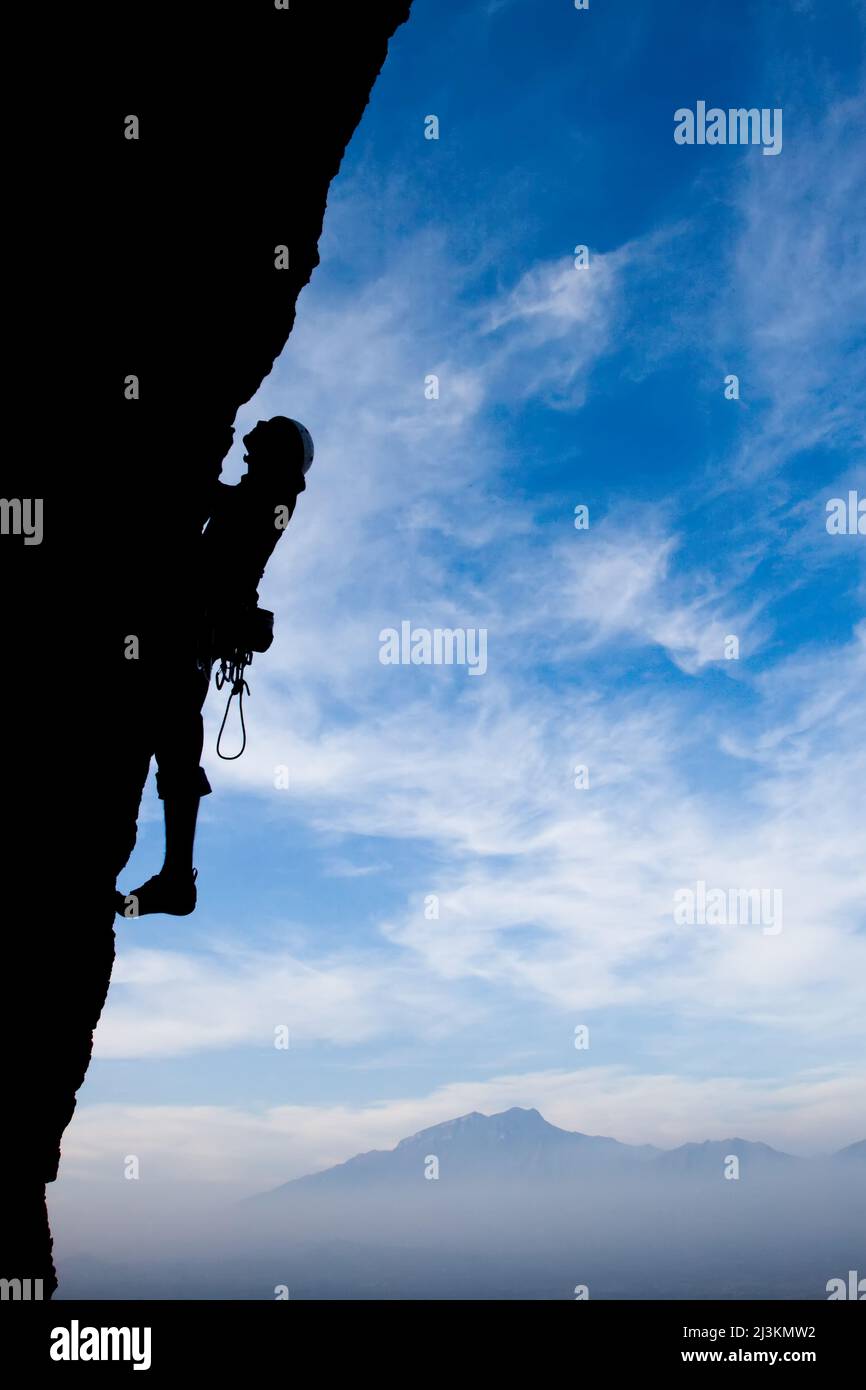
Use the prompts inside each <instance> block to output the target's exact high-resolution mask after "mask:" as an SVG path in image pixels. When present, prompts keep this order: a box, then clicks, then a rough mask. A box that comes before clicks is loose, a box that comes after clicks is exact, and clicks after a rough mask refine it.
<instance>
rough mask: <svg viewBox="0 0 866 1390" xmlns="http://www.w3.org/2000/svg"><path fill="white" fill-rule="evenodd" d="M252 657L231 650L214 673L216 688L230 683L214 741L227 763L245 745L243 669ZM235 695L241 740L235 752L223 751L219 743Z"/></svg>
mask: <svg viewBox="0 0 866 1390" xmlns="http://www.w3.org/2000/svg"><path fill="white" fill-rule="evenodd" d="M252 659H253V654H252V652H241V651H238V650H237V649H236V650H235V651H233V652H232V654H231V656H230V657H225V656H224V657H222V658H221V660H220V664H219V670H218V671H217V673H216V688H217V690H222V688H223V686H224V685H227V684H231V690H230V692H229V698H228V700H227V701H226V707H225V713H224V714H223V722H222V723H221V724H220V731H219V733H218V734H217V742H216V751H217V755H218V756H219V757H220V758H222V759H223V761H224V762H227V763H233V762H234V761H235V759H236V758H239V757H240V756H241V754H242V753H243V751H244V749H245V748H246V746H247V726H246V723H245V722H244V695H245V694H246V695H249V693H250V688H249V686H248V685H247V683H246V681H245V680H244V671H245V670H246V668H247V666H249V664H250V662H251V661H252ZM236 695H237V697H238V714H239V715H240V717H241V736H242V742H241V746H240V748H239V749H238V751H237V753H223V752H222V750H221V748H220V744H221V743H222V736H223V733H224V731H225V727H226V722H227V720H228V717H229V710H230V709H231V706H232V700H233V699H234V698H235V696H236Z"/></svg>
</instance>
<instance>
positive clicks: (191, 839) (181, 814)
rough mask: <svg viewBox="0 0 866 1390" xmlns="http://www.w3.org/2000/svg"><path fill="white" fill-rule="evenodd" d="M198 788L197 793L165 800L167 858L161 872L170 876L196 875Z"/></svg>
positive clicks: (188, 876) (174, 796)
mask: <svg viewBox="0 0 866 1390" xmlns="http://www.w3.org/2000/svg"><path fill="white" fill-rule="evenodd" d="M200 800H201V798H200V796H199V795H198V792H196V793H195V795H194V796H184V795H177V794H175V795H173V796H170V797H166V799H165V801H164V802H163V811H164V813H165V860H164V861H163V865H162V869H161V873H163V874H164V875H165V876H166V877H168V878H179V879H182V878H186V879H190V878H192V852H193V846H194V845H195V824H196V821H197V820H198V804H199V801H200Z"/></svg>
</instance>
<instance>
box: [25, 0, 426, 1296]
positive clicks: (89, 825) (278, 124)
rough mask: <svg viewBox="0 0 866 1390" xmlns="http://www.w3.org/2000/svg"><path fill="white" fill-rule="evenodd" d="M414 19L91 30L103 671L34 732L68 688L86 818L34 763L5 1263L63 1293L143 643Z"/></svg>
mask: <svg viewBox="0 0 866 1390" xmlns="http://www.w3.org/2000/svg"><path fill="white" fill-rule="evenodd" d="M408 12H409V0H379V3H377V4H376V5H375V6H369V5H363V6H361V5H352V4H347V5H345V6H341V7H339V8H338V9H336V10H335V9H334V8H333V7H330V6H324V5H322V4H320V3H315V0H308V2H307V3H303V0H292V2H291V5H290V7H289V8H277V5H276V4H275V3H274V0H244V3H239V0H236V3H233V4H231V5H229V6H227V7H224V8H223V9H221V10H219V11H212V10H211V9H210V8H209V7H200V6H186V7H178V6H177V5H176V4H175V5H173V6H168V5H164V4H155V5H150V6H148V7H146V9H144V10H134V11H131V12H130V11H123V10H121V11H118V10H116V9H111V10H106V11H105V12H104V13H100V12H98V11H96V12H93V13H91V14H90V15H89V16H88V18H87V19H86V20H83V21H82V26H84V25H88V24H89V25H90V26H91V30H90V32H88V31H87V30H86V29H85V28H84V27H82V29H81V30H80V31H79V32H78V40H79V44H78V52H77V55H76V61H75V71H74V75H71V74H68V76H69V82H70V94H71V97H72V98H73V99H75V98H77V100H75V101H74V105H73V108H72V114H71V115H70V118H69V124H68V126H67V127H66V128H65V130H64V139H65V140H66V141H67V146H65V147H64V151H63V154H64V171H63V173H62V175H61V174H60V173H58V175H57V177H56V183H55V185H54V187H55V189H56V196H57V202H58V204H59V205H60V206H61V207H62V209H63V217H64V226H65V228H66V241H65V246H66V248H67V252H68V253H69V255H70V259H71V260H72V261H73V268H72V269H73V273H74V275H75V276H76V277H77V285H76V292H77V293H76V302H77V304H78V306H79V308H78V313H79V314H80V315H81V317H82V319H85V318H86V324H85V323H82V324H81V325H80V327H81V329H82V330H83V329H84V328H85V327H86V329H87V341H88V348H87V351H86V354H85V351H84V349H83V348H82V347H80V345H79V341H78V328H79V325H77V324H76V325H75V342H74V343H70V344H69V347H70V357H71V359H72V363H71V368H70V389H69V393H68V395H69V399H68V401H67V407H66V412H65V414H64V416H63V421H64V435H65V439H66V441H67V444H68V453H65V455H64V457H63V459H62V460H61V463H62V465H63V466H64V468H65V470H66V471H67V472H70V471H72V469H73V468H74V470H75V485H74V487H69V488H68V490H67V495H66V500H65V506H64V507H61V506H59V505H55V508H54V511H53V512H52V510H51V508H50V503H49V504H48V507H47V512H46V517H47V520H46V546H45V550H46V553H47V554H49V555H50V554H51V551H50V549H49V542H50V541H51V540H52V535H53V538H54V546H55V548H54V551H53V555H54V560H55V562H59V564H60V566H61V570H60V571H58V572H59V573H61V574H62V575H63V580H62V582H63V584H64V585H65V586H66V587H67V590H68V593H67V595H66V596H67V597H68V598H70V602H69V610H70V611H69V616H68V617H67V619H66V626H67V628H68V630H69V634H70V644H71V646H72V647H73V648H74V650H75V651H76V652H84V653H86V663H87V664H86V679H85V681H84V682H81V681H77V682H76V681H75V679H74V673H73V683H72V687H71V688H67V690H66V691H65V692H61V689H60V685H61V680H62V677H63V675H64V674H65V675H66V676H68V675H69V674H70V673H69V672H68V670H67V671H66V672H65V673H64V672H63V671H62V669H61V667H60V664H59V663H58V662H54V663H52V661H51V660H49V659H48V658H46V657H45V656H44V654H41V653H40V651H39V649H38V647H37V645H36V644H35V642H34V643H33V644H32V650H33V657H34V662H35V667H34V669H35V670H36V671H37V672H38V675H37V677H36V678H35V679H34V682H33V686H34V697H33V701H32V705H31V708H30V710H29V711H28V715H29V718H30V724H31V726H32V731H33V737H34V738H35V737H37V736H40V735H44V733H45V730H46V729H49V730H51V729H53V730H54V731H55V732H56V731H57V721H58V715H57V708H56V702H58V701H59V700H60V699H61V698H65V699H66V700H67V708H66V712H65V715H64V724H63V729H64V733H65V732H66V731H67V730H70V729H72V730H74V745H75V753H74V754H73V755H71V756H70V759H69V763H68V765H67V766H66V768H65V771H66V773H67V775H68V781H67V782H66V784H65V786H64V796H65V801H64V804H63V809H62V814H58V807H57V802H56V800H55V801H53V802H52V798H51V795H50V794H48V795H45V794H44V788H39V787H36V786H34V784H33V782H32V778H31V775H30V771H29V770H27V769H25V775H24V780H25V782H28V779H30V781H29V791H30V794H31V795H30V800H31V801H32V802H33V803H34V805H33V806H31V807H30V810H31V813H32V816H33V819H34V821H35V823H36V824H37V825H38V830H37V831H36V832H35V838H34V832H31V833H30V835H29V841H30V843H29V852H30V857H31V861H32V867H31V870H30V871H29V878H28V875H22V882H23V885H24V886H23V888H22V894H21V899H22V904H23V906H22V909H21V911H22V913H23V914H24V915H23V916H22V917H19V918H18V920H19V921H24V922H25V923H26V924H27V926H26V928H25V929H24V930H22V932H21V936H22V941H23V944H24V947H25V952H26V960H25V963H24V965H23V966H22V967H21V969H20V974H19V975H18V977H17V979H18V980H19V981H20V987H21V992H22V993H23V996H24V997H23V1000H22V1002H23V1004H24V1016H25V1020H26V1021H25V1023H24V1024H23V1025H21V1026H19V1029H18V1032H17V1035H16V1034H14V1033H13V1036H17V1037H18V1039H19V1041H22V1040H23V1043H24V1047H23V1049H22V1053H23V1054H24V1055H23V1058H22V1060H20V1062H19V1063H16V1066H15V1068H14V1070H15V1073H16V1077H15V1080H16V1086H15V1088H14V1090H15V1095H14V1099H13V1100H11V1101H10V1106H11V1109H12V1113H13V1123H14V1132H15V1141H14V1144H13V1145H12V1146H11V1148H10V1149H7V1153H6V1164H5V1166H6V1168H7V1171H8V1173H9V1176H8V1177H7V1179H6V1185H7V1192H6V1197H7V1209H8V1208H11V1209H12V1210H11V1216H10V1217H9V1218H8V1220H7V1221H6V1223H4V1224H5V1238H6V1239H5V1247H4V1255H3V1260H2V1265H3V1267H2V1269H0V1275H2V1276H5V1277H9V1278H22V1279H24V1278H32V1279H42V1280H43V1288H44V1291H45V1293H46V1295H47V1293H48V1291H49V1290H51V1289H53V1287H54V1283H55V1281H54V1273H53V1268H52V1263H51V1250H50V1237H49V1234H48V1228H47V1223H46V1220H45V1214H44V1213H45V1209H44V1198H43V1194H44V1184H45V1183H46V1182H50V1181H51V1180H52V1179H53V1178H54V1177H55V1176H56V1173H57V1166H58V1162H59V1158H60V1147H61V1137H62V1133H63V1130H64V1128H65V1126H66V1125H67V1124H68V1122H69V1120H70V1118H71V1116H72V1112H73V1109H74V1105H75V1095H76V1091H77V1090H78V1088H79V1086H80V1085H81V1082H82V1081H83V1079H84V1075H85V1072H86V1070H87V1066H88V1064H89V1060H90V1054H91V1045H92V1034H93V1030H94V1028H95V1027H96V1024H97V1021H98V1018H99V1015H100V1012H101V1010H102V1007H103V1004H104V1002H105V998H106V993H107V990H108V985H109V978H110V974H111V968H112V964H113V959H114V912H113V904H112V893H113V888H114V881H115V878H116V875H117V874H118V873H119V872H120V870H121V869H122V867H123V865H124V863H125V862H126V859H127V858H128V856H129V853H130V851H131V849H132V846H133V844H134V837H135V828H136V815H137V811H138V804H139V798H140V793H141V785H142V780H143V776H144V773H145V771H146V767H142V763H141V758H140V756H138V753H137V751H136V750H137V748H138V744H139V742H140V740H139V741H137V740H136V729H135V720H136V717H137V716H136V704H135V700H134V699H132V698H131V697H130V672H129V669H128V667H129V664H130V663H125V662H124V659H123V646H124V642H125V639H126V638H127V636H128V635H129V634H130V633H136V632H138V631H139V630H140V629H146V628H147V627H148V625H150V626H151V628H152V627H153V626H155V625H156V626H158V625H159V623H160V621H161V615H162V614H163V613H168V612H170V611H172V608H173V605H174V604H175V603H176V594H177V592H178V590H179V589H180V590H182V585H180V584H179V576H181V575H182V574H183V571H184V568H185V567H186V566H187V565H188V564H189V556H188V554H187V553H186V547H187V539H188V535H189V518H190V516H191V515H194V514H195V513H196V511H197V509H198V507H199V505H200V497H201V491H202V489H203V487H204V486H205V485H206V481H207V479H208V478H210V477H213V476H216V474H217V473H218V471H219V466H220V461H221V459H222V457H223V455H224V453H225V450H226V444H227V436H228V429H229V427H230V425H231V424H232V421H233V419H234V416H235V413H236V411H237V409H238V407H239V406H240V405H241V404H242V403H243V402H244V401H245V400H247V399H248V398H249V397H250V396H251V395H252V394H253V393H254V392H255V390H256V389H257V387H258V386H259V384H260V382H261V381H262V380H263V378H264V377H265V376H266V375H267V373H268V372H269V370H270V368H271V366H272V363H273V361H274V359H275V358H276V357H277V355H278V354H279V353H280V351H281V349H282V348H283V346H284V344H285V342H286V339H287V338H288V336H289V333H290V332H291V329H292V325H293V322H294V317H295V310H296V303H297V298H298V294H299V292H300V290H301V289H302V287H303V286H304V285H305V284H306V283H307V281H308V280H309V278H310V275H311V274H312V271H313V269H314V267H315V266H316V264H317V262H318V250H317V245H318V240H319V236H320V233H321V229H322V222H323V218H324V213H325V205H326V200H327V195H328V188H329V185H330V183H331V181H332V179H333V178H334V175H335V174H336V173H337V170H338V168H339V166H340V161H341V159H342V156H343V153H344V151H345V148H346V145H347V144H348V141H349V139H350V137H351V135H352V132H353V131H354V129H355V127H356V126H357V124H358V121H359V120H360V118H361V115H362V113H363V110H364V107H365V105H366V102H367V100H368V97H369V94H370V91H371V88H372V86H373V83H374V82H375V79H376V76H377V74H378V72H379V70H380V68H381V66H382V64H383V62H384V60H385V57H386V52H387V45H388V41H389V39H390V38H391V36H392V34H393V33H394V31H395V29H396V28H397V27H398V25H399V24H401V23H402V22H403V21H404V20H405V19H406V18H407V17H408ZM91 44H92V47H91ZM67 155H68V157H67ZM72 248H74V250H73V249H72ZM281 248H285V250H284V251H283V250H281ZM66 328H67V325H65V324H64V329H63V330H61V337H63V336H64V331H65V329H66ZM133 378H134V387H133V388H132V389H130V382H131V380H132V379H133ZM29 476H30V483H29V486H30V487H31V490H32V489H35V488H36V486H37V484H36V482H35V475H33V474H31V475H29ZM27 485H28V484H27V483H26V482H25V483H24V484H23V486H27ZM61 515H62V523H61ZM38 558H39V560H40V562H41V560H42V559H43V558H44V557H42V556H40V557H38ZM28 565H29V568H28V567H27V566H28ZM21 573H22V574H24V575H25V578H24V580H23V583H24V584H25V586H30V587H29V588H28V589H27V593H26V603H25V605H24V606H23V607H22V610H21V613H20V615H18V616H19V617H20V641H21V642H22V643H23V644H24V645H25V648H26V645H27V643H28V642H31V639H32V638H33V636H34V632H33V630H32V629H33V628H34V625H38V618H39V613H40V609H41V607H42V606H43V599H42V597H40V594H41V593H44V594H48V593H49V592H50V594H51V596H52V597H51V600H50V601H51V602H52V603H54V604H55V605H57V604H62V600H63V595H60V596H58V594H57V578H56V576H55V577H54V578H52V580H51V581H50V582H49V580H48V579H46V578H45V576H44V575H43V573H42V571H41V570H38V567H37V564H36V560H35V559H31V557H30V556H29V555H24V556H23V561H22V562H21ZM40 583H41V584H42V585H43V586H44V587H43V590H41V591H40V588H39V584H40ZM45 601H46V602H47V601H48V600H45ZM144 656H145V659H146V654H144ZM82 750H83V751H82ZM61 862H62V863H63V864H64V868H63V869H62V871H60V870H58V869H57V866H59V865H60V864H61ZM46 864H48V865H50V866H52V868H51V871H52V873H53V872H55V871H56V872H57V874H58V894H59V896H58V898H56V899H55V900H54V901H55V907H56V910H57V911H56V915H55V916H54V917H52V918H51V920H50V924H49V926H48V928H47V930H48V932H49V935H48V936H47V937H46V935H45V931H46V926H45V922H44V920H43V918H42V916H41V914H40V915H39V917H38V920H33V921H32V922H31V918H33V901H34V899H33V882H32V880H33V876H34V874H38V872H39V867H38V866H39V865H42V866H43V871H44V866H45V865H46ZM46 887H47V882H46ZM61 890H62V891H61ZM133 1257H134V1256H133Z"/></svg>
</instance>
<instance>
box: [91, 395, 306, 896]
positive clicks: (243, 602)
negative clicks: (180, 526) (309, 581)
mask: <svg viewBox="0 0 866 1390" xmlns="http://www.w3.org/2000/svg"><path fill="white" fill-rule="evenodd" d="M233 433H234V431H232V434H233ZM244 445H245V446H246V453H245V454H244V461H245V462H246V464H247V472H246V473H245V474H244V476H243V478H242V479H241V481H240V482H239V483H238V484H237V485H236V486H234V487H231V486H228V485H227V484H225V483H221V482H219V480H218V479H217V478H211V480H210V481H208V480H207V479H205V480H204V484H203V501H202V506H201V509H200V512H199V514H198V515H196V516H195V517H193V518H191V519H190V525H191V528H192V529H191V532H190V534H191V541H192V544H191V557H186V558H188V559H189V560H190V562H189V564H188V566H187V567H186V579H187V582H185V583H184V580H183V577H180V579H179V581H178V582H179V592H181V593H183V594H185V595H186V600H187V601H186V603H177V602H176V603H174V604H173V605H169V606H167V607H166V608H165V609H164V610H163V613H162V616H161V620H160V622H159V624H158V633H157V634H156V636H155V640H153V641H151V642H150V644H149V655H150V658H151V659H150V662H149V665H148V667H147V671H146V674H145V676H144V679H143V682H142V690H143V692H144V694H143V698H142V708H143V714H142V722H143V725H144V727H145V729H146V745H143V748H144V757H145V758H146V761H147V762H149V761H150V757H151V756H153V757H155V759H156V764H157V774H156V785H157V792H158V795H159V797H160V799H161V800H162V803H163V813H164V818H165V857H164V861H163V865H162V868H161V869H160V871H159V873H157V874H154V875H153V877H152V878H149V879H148V880H147V881H146V882H145V883H143V884H141V886H140V887H138V888H136V889H134V890H133V892H132V893H131V894H128V895H125V896H124V895H123V894H121V893H120V892H118V893H117V894H116V898H115V907H116V910H117V912H118V913H120V915H121V916H125V917H144V916H147V915H149V914H151V913H157V912H163V913H167V914H169V915H170V916H173V917H186V916H188V915H189V914H190V913H191V912H192V911H193V910H194V908H195V905H196V898H197V892H196V878H197V876H198V875H197V870H196V869H195V868H194V867H193V851H194V846H195V833H196V823H197V820H198V810H199V803H200V801H201V798H202V797H203V796H207V794H208V793H209V792H210V790H211V786H210V783H209V781H208V779H207V774H206V773H205V770H204V768H203V767H202V766H201V755H202V748H203V743H204V725H203V721H202V707H203V705H204V701H205V697H206V695H207V692H208V687H209V685H210V677H211V671H212V668H213V665H214V663H215V662H216V661H219V662H220V663H221V670H222V673H223V678H224V679H225V678H226V676H227V674H228V673H230V678H231V680H232V683H233V688H234V689H235V690H239V689H240V688H242V686H243V667H244V664H245V661H246V660H250V659H251V653H252V652H253V651H264V650H266V649H267V647H268V646H270V643H271V640H272V633H271V624H272V619H273V615H272V614H270V613H268V612H267V611H266V610H264V609H261V608H259V607H258V586H259V583H260V582H261V578H262V575H263V574H264V571H265V566H266V565H267V562H268V560H269V559H270V556H271V554H272V553H273V550H274V547H275V546H276V544H277V541H278V540H279V538H280V536H281V535H282V533H283V531H284V530H285V527H286V525H287V524H288V522H289V520H290V519H291V516H292V514H293V513H294V510H295V505H296V503H297V500H298V497H299V495H300V493H302V492H303V491H304V489H305V487H306V481H305V478H306V474H307V472H308V470H309V467H310V464H311V463H312V461H313V441H312V439H311V438H310V435H309V432H308V431H307V430H306V429H305V427H304V426H303V425H302V424H300V423H299V422H298V421H297V420H290V419H288V418H287V417H286V416H284V415H277V416H274V418H273V419H271V420H260V421H259V422H258V424H257V425H256V426H255V427H254V429H252V430H251V431H250V432H249V434H246V435H244ZM205 522H206V523H207V524H206V525H205ZM202 527H204V529H202ZM181 568H183V566H181ZM218 680H219V677H218ZM145 775H146V769H145Z"/></svg>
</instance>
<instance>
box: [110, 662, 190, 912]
mask: <svg viewBox="0 0 866 1390" xmlns="http://www.w3.org/2000/svg"><path fill="white" fill-rule="evenodd" d="M208 684H209V677H208V675H206V674H202V673H201V672H197V673H196V677H195V679H194V680H190V681H189V683H188V685H187V688H186V690H185V691H184V690H182V691H180V692H178V694H179V697H180V699H179V704H177V705H176V704H172V707H171V709H170V710H169V711H165V712H164V717H163V718H162V719H161V720H160V721H159V726H158V730H157V734H158V737H157V746H156V748H155V750H154V751H155V754H156V761H157V774H156V789H157V792H158V794H159V797H160V799H161V800H162V803H163V811H164V815H165V856H164V859H163V865H162V868H161V869H160V871H159V873H158V874H155V875H154V876H153V878H149V879H148V880H147V882H146V883H143V884H141V886H140V887H139V888H136V889H134V890H133V892H132V893H131V894H129V895H128V897H127V898H125V899H122V901H123V903H124V904H125V906H124V907H121V906H120V901H121V900H120V899H119V900H118V911H119V912H121V913H122V915H124V916H127V917H145V916H148V915H149V914H150V913H154V912H165V913H168V914H169V915H170V916H173V917H186V916H188V915H189V913H191V912H192V911H193V909H194V908H195V904H196V887H195V879H196V870H195V869H194V868H193V849H194V846H195V829H196V821H197V818H198V808H199V802H200V800H201V798H202V797H203V796H207V794H208V793H209V792H210V790H211V786H210V783H209V782H208V779H207V775H206V773H205V770H204V768H203V767H202V766H201V765H200V762H199V759H200V758H201V753H202V747H203V744H204V726H203V722H202V717H201V705H202V703H203V702H204V697H205V695H206V694H207V688H208ZM176 698H177V697H176Z"/></svg>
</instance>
